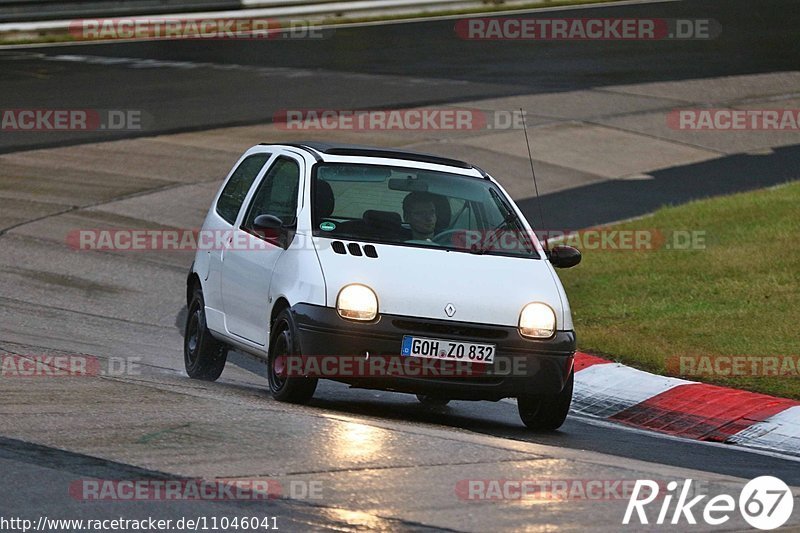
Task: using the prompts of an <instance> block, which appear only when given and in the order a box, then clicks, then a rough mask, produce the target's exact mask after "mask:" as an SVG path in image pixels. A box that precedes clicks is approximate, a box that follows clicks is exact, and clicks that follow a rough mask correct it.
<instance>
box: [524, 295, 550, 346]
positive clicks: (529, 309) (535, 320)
mask: <svg viewBox="0 0 800 533" xmlns="http://www.w3.org/2000/svg"><path fill="white" fill-rule="evenodd" d="M519 333H520V335H522V336H524V337H531V338H533V339H549V338H550V337H552V336H553V335H555V333H556V313H555V311H553V308H552V307H550V306H549V305H547V304H543V303H541V302H534V303H531V304H528V305H526V306H525V307H523V308H522V312H521V313H520V314H519Z"/></svg>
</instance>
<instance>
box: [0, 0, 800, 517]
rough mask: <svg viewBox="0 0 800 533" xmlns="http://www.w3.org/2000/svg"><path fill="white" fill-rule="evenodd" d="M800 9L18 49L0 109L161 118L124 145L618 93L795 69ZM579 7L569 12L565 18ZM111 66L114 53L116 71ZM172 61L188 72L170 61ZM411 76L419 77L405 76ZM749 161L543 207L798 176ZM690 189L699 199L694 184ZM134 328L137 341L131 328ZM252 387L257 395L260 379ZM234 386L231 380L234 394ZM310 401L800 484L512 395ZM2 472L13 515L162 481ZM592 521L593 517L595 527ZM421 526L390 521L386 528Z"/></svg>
mask: <svg viewBox="0 0 800 533" xmlns="http://www.w3.org/2000/svg"><path fill="white" fill-rule="evenodd" d="M794 8H795V4H794V2H791V1H763V2H751V1H727V2H710V1H692V2H669V3H661V4H645V5H632V6H614V7H608V8H602V9H601V11H600V12H602V16H604V17H611V16H619V17H636V16H641V17H668V18H682V17H686V18H692V17H695V18H713V19H715V20H717V21H718V22H719V23H720V24H721V25H722V27H723V33H722V35H721V36H720V37H719V38H718V39H717V40H715V41H713V43H711V44H709V43H708V42H702V41H686V42H652V43H636V44H635V45H634V44H632V43H625V42H613V43H598V42H591V43H558V42H547V43H541V42H537V43H513V42H506V43H480V46H478V43H468V42H464V41H462V40H459V39H458V38H456V37H455V36H454V34H453V31H452V27H453V22H452V21H434V22H419V23H414V24H404V25H396V26H394V25H392V26H380V27H365V28H348V29H339V30H337V32H336V35H335V36H334V37H332V38H331V39H329V40H327V41H322V42H313V41H294V42H280V41H279V42H260V41H246V42H240V41H219V42H203V43H200V44H199V45H198V44H197V43H187V42H146V43H119V44H111V45H87V46H69V47H67V46H63V47H43V48H36V49H26V50H20V49H15V50H7V51H3V52H0V86H2V93H1V94H2V96H1V98H2V103H1V105H0V107H2V108H26V107H40V108H78V107H92V108H100V109H106V108H126V109H141V110H143V111H144V112H145V114H147V115H149V116H151V117H157V120H154V121H153V122H152V126H153V127H152V128H150V129H148V130H147V131H146V132H142V133H120V134H119V138H122V137H126V136H134V135H141V134H146V135H153V134H156V133H166V132H176V131H188V130H204V129H208V128H212V127H218V126H225V125H240V124H255V123H263V122H268V121H270V120H271V118H272V116H273V114H274V113H275V112H276V111H278V110H281V109H287V108H324V107H334V108H354V107H356V108H368V107H382V106H385V107H397V106H407V105H420V104H430V103H446V102H455V101H463V100H467V99H477V98H485V97H494V96H506V95H514V94H530V93H535V92H553V91H566V90H572V89H580V88H594V87H602V86H605V85H608V84H621V83H634V82H636V83H639V82H644V81H663V80H679V79H690V78H691V79H693V78H701V77H706V76H709V77H710V76H727V75H737V74H751V73H760V72H775V71H784V70H793V69H796V68H797V65H798V59H797V58H798V57H800V29H798V28H800V25H798V16H797V15H795V14H794ZM569 14H570V12H561V13H560V14H559V16H569ZM581 14H582V13H581ZM576 16H579V15H577V14H576ZM598 16H599V15H598ZM465 49H466V50H467V52H465ZM32 54H33V55H32ZM67 55H72V56H75V55H82V56H92V57H100V58H101V60H93V61H86V60H77V61H72V60H67V59H65V58H64V56H67ZM54 58H55V59H54ZM102 58H105V59H102ZM108 58H117V62H116V63H115V62H114V61H111V60H109V59H108ZM120 58H133V59H127V60H126V59H120ZM147 60H154V61H155V63H152V62H151V63H150V65H149V66H143V65H145V64H144V63H142V61H147ZM164 62H182V63H181V65H177V64H173V65H172V66H170V65H168V64H166V63H164ZM154 65H159V66H154ZM231 65H237V66H236V67H230V66H231ZM409 76H414V77H418V78H419V80H420V81H419V82H416V83H415V82H413V80H411V81H410V80H409ZM110 138H115V136H114V135H109V134H108V133H107V132H106V133H102V134H100V133H98V134H97V135H92V134H79V135H78V134H62V133H48V134H42V135H38V134H32V135H20V136H10V135H3V136H0V152H6V153H8V152H13V151H18V150H23V149H30V148H41V147H50V146H63V145H68V144H78V143H85V142H92V141H98V140H109V139H110ZM752 161H753V159H749V158H748V157H747V156H730V157H728V158H723V159H721V160H717V161H714V162H709V163H699V164H698V165H697V166H690V167H683V168H677V169H668V170H664V171H662V172H663V173H664V174H665V177H669V178H671V180H669V181H670V182H671V184H670V185H669V186H667V187H665V188H664V189H663V190H660V191H648V194H646V195H645V194H643V195H642V196H641V197H642V198H643V199H644V198H646V200H643V202H642V203H640V204H637V206H636V207H635V208H634V207H631V205H630V203H625V204H622V203H619V202H616V203H615V202H611V201H609V202H605V201H603V200H602V198H603V195H604V194H605V195H608V198H611V197H616V196H619V195H623V196H625V195H630V194H633V195H635V194H637V193H639V192H641V190H642V189H641V187H658V186H660V185H658V184H659V183H661V184H663V183H665V182H666V180H665V181H659V180H657V181H656V185H652V184H642V183H641V182H635V183H634V182H631V183H615V184H613V185H607V184H599V185H597V186H596V188H595V189H585V190H581V191H580V192H578V193H577V194H576V193H575V191H572V192H564V193H554V194H552V195H548V196H547V197H545V198H544V201H545V204H544V205H545V207H546V209H547V210H548V211H549V212H552V213H554V214H553V215H550V216H553V217H557V214H555V213H557V212H558V211H561V210H562V209H561V208H562V207H563V206H565V205H577V206H580V207H581V210H585V212H586V213H587V214H586V215H585V216H586V218H585V219H579V220H578V221H577V222H576V221H575V220H572V221H571V222H573V223H575V224H576V225H578V226H580V225H586V224H589V223H596V222H597V221H610V220H615V219H620V218H625V217H627V216H632V215H636V214H640V213H641V212H647V211H648V210H650V209H652V208H654V207H657V205H660V203H661V200H662V199H663V198H669V199H671V200H673V201H684V200H689V199H691V198H695V197H698V196H704V195H707V194H710V193H714V194H718V193H720V192H733V191H735V190H743V189H749V188H754V187H757V186H765V185H771V184H774V183H779V182H781V181H785V179H786V178H787V177H788V176H791V175H793V174H792V173H793V172H796V168H797V167H798V163H800V153H799V152H798V150H797V147H787V148H783V149H780V150H777V151H776V152H775V154H774V155H773V156H770V157H769V158H768V159H767V160H766V161H765V160H764V159H759V160H758V165H760V166H759V167H758V168H759V169H763V168H764V165H766V168H767V169H768V170H770V172H767V173H763V176H764V177H762V178H760V179H761V180H762V181H759V182H753V181H752V179H748V176H751V177H752V175H753V174H752V172H748V170H749V169H748V167H747V165H748V164H750V162H752ZM754 164H755V163H754ZM704 165H705V166H704ZM750 170H751V169H750ZM699 171H702V172H704V173H705V174H706V175H707V176H710V179H708V180H706V181H704V182H703V185H697V182H696V181H694V182H693V181H692V180H691V177H692V176H693V175H696V174H697V172H699ZM731 178H733V179H731ZM692 184H694V186H695V187H697V190H694V189H692V187H691V186H690V185H692ZM598 195H599V198H600V199H601V200H598ZM520 203H521V204H522V206H523V208H524V209H525V210H526V211H530V210H532V209H533V204H532V203H530V201H525V200H523V201H521V202H520ZM642 204H643V205H642ZM556 221H557V219H556ZM558 222H560V221H557V222H556V224H558ZM42 304H43V305H46V302H42ZM184 317H185V309H183V310H181V311H179V312H177V311H176V316H175V328H176V330H177V331H180V330H182V327H183V319H184ZM131 334H132V335H137V334H142V333H141V332H137V331H136V330H135V328H133V329H132V330H131ZM231 360H232V362H234V363H235V364H237V365H239V366H241V367H242V368H247V369H251V370H252V371H254V372H255V373H262V372H263V368H261V367H259V366H257V365H254V363H252V362H251V361H250V360H249V359H247V358H245V357H243V356H238V355H234V356H232V357H231ZM257 382H258V381H257V380H255V381H254V383H257ZM244 390H246V391H248V392H255V391H258V389H257V386H256V385H252V384H251V385H248V386H246V387H244ZM240 392H242V391H240V390H238V389H237V388H235V387H233V388H231V390H230V391H228V392H227V394H231V395H236V394H239V393H240ZM261 393H262V394H263V391H261ZM311 405H312V407H313V408H319V409H323V410H325V411H326V412H332V413H340V414H344V415H348V416H365V417H377V418H380V419H385V420H389V421H392V422H396V423H400V424H408V425H435V426H438V427H440V428H443V429H446V430H447V429H451V428H452V429H453V430H457V431H464V430H466V431H469V432H474V433H478V434H484V435H491V436H496V437H500V438H503V439H509V440H517V441H525V442H534V443H540V444H546V445H551V446H556V447H559V448H564V449H567V450H586V451H589V452H599V453H603V454H609V455H614V456H617V457H621V458H630V459H632V460H641V461H647V462H652V463H658V464H661V465H674V466H680V467H685V468H691V469H696V470H700V471H704V472H709V473H715V474H724V475H730V476H736V477H741V478H748V479H749V478H752V477H755V476H757V475H765V474H772V475H777V476H779V477H782V478H783V479H784V480H785V481H786V482H787V483H789V484H791V485H800V468H797V463H796V462H792V461H786V460H783V459H780V458H775V457H768V456H764V455H757V454H752V453H747V452H743V451H739V450H735V449H727V448H725V447H720V446H708V445H701V444H697V443H692V442H686V441H677V440H667V439H663V438H661V437H657V436H653V435H648V434H646V433H641V432H631V431H626V430H622V429H619V428H615V427H605V426H603V427H601V426H598V425H596V424H592V423H589V422H587V421H584V420H581V419H577V418H570V419H569V420H568V421H567V423H566V424H565V425H564V427H563V428H562V430H561V431H559V432H557V433H553V434H532V433H529V432H527V431H525V430H524V429H523V428H522V427H521V426H520V424H519V421H518V419H517V415H516V410H515V409H514V408H513V406H511V405H508V404H506V403H502V402H501V403H496V404H493V403H486V402H482V403H470V402H454V403H453V404H452V405H451V406H449V407H447V408H443V409H422V408H420V406H419V405H417V404H416V403H415V401H413V399H412V398H410V397H406V396H401V395H393V394H390V393H380V392H374V391H359V390H353V389H347V388H345V387H343V386H341V385H338V384H333V383H323V384H321V385H320V388H319V389H318V393H317V395H316V396H315V399H314V400H313V402H312V404H311ZM0 464H2V465H3V471H4V472H6V473H7V474H8V475H9V476H10V479H11V480H12V481H13V484H14V486H16V487H18V488H17V489H15V490H14V491H5V490H4V497H5V503H4V505H5V506H6V507H5V508H4V511H7V510H9V509H30V510H39V509H41V507H37V504H39V503H40V502H39V500H42V499H46V498H43V495H42V494H41V493H40V492H37V490H36V488H35V487H34V486H33V485H32V484H31V483H30V481H29V480H31V479H39V480H41V479H51V478H52V479H56V478H59V477H63V476H68V475H73V474H77V475H81V476H87V475H92V476H94V475H97V476H98V477H107V478H110V479H126V478H127V477H138V478H142V477H148V476H155V477H158V476H163V475H165V474H161V473H159V472H151V471H143V470H141V469H137V468H135V467H132V466H129V465H126V464H122V463H115V462H112V461H105V460H99V459H93V458H91V457H86V456H83V455H80V454H75V453H72V452H68V451H60V450H54V449H53V448H50V447H44V446H42V447H32V446H30V445H28V444H23V443H20V442H19V441H17V440H14V439H6V438H3V439H0ZM5 486H6V488H8V487H9V486H10V485H9V484H6V485H5ZM52 505H53V506H54V507H55V508H57V509H61V510H63V509H65V508H67V507H69V506H70V505H74V502H66V503H64V502H52ZM276 505H279V506H280V505H285V506H287V508H286V509H285V511H286V512H287V513H289V515H290V516H292V517H295V518H296V519H297V523H296V524H294V525H295V526H296V527H298V528H301V527H304V526H305V527H308V526H309V525H310V524H314V525H316V526H318V527H320V528H322V527H329V526H330V527H333V526H336V525H337V524H336V521H335V520H331V521H330V523H329V522H326V521H325V520H326V519H324V518H322V517H321V516H320V513H319V512H318V511H317V510H315V509H311V510H309V509H308V508H307V507H305V506H303V505H299V504H298V505H295V504H293V503H291V502H283V503H277V504H276ZM132 512H135V510H132ZM176 512H179V511H176ZM219 512H220V513H225V512H228V510H220V511H219ZM232 512H236V510H233V511H232ZM590 523H591V522H590V521H589V518H588V517H587V522H586V524H587V525H588V524H590ZM418 526H419V525H418V524H414V523H398V524H393V523H391V522H389V523H387V524H382V527H385V528H386V529H392V528H397V527H402V528H404V529H417V528H418ZM419 528H420V529H424V528H423V527H421V526H420V527H419Z"/></svg>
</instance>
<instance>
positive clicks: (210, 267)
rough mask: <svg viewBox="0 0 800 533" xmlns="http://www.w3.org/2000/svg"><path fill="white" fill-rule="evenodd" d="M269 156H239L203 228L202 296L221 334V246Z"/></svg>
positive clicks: (261, 153) (208, 312) (263, 169)
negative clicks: (203, 284)
mask: <svg viewBox="0 0 800 533" xmlns="http://www.w3.org/2000/svg"><path fill="white" fill-rule="evenodd" d="M273 155H274V154H273V153H272V152H257V153H251V154H248V155H245V156H244V157H242V158H241V160H240V161H239V162H238V164H237V165H236V166H235V167H234V169H233V171H231V173H230V176H229V177H228V180H227V181H226V182H225V186H224V187H223V188H222V190H221V191H220V193H219V195H218V197H217V199H216V202H215V203H214V205H213V207H212V209H211V210H210V211H209V214H208V216H207V217H206V221H205V223H204V225H203V236H202V237H203V238H204V239H205V242H204V246H203V248H205V254H206V255H207V258H206V260H205V261H198V264H200V265H203V264H205V268H203V269H201V270H199V271H198V273H199V274H200V275H201V276H202V277H203V279H204V280H205V281H206V282H207V283H206V284H205V294H204V296H205V301H206V307H207V308H208V309H207V311H206V313H207V315H208V320H209V323H210V324H213V325H217V324H218V325H217V326H216V327H214V328H213V329H215V330H218V331H223V324H222V316H223V313H222V296H221V294H220V286H221V285H220V284H221V275H222V256H223V254H224V247H225V245H226V244H227V242H228V240H229V236H230V235H231V232H232V231H233V229H234V228H235V227H236V222H237V220H238V219H239V214H240V212H241V211H242V210H243V207H244V202H245V200H246V199H247V196H248V195H249V193H250V191H251V190H252V189H253V184H254V183H255V182H256V179H257V178H258V176H260V175H261V174H262V172H263V171H265V169H266V167H267V163H268V162H269V161H270V159H271V158H272V157H273Z"/></svg>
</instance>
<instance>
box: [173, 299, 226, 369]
mask: <svg viewBox="0 0 800 533" xmlns="http://www.w3.org/2000/svg"><path fill="white" fill-rule="evenodd" d="M227 359H228V348H227V346H225V345H224V344H223V343H221V342H219V341H218V340H217V339H215V338H214V337H212V336H211V332H210V331H208V327H207V325H206V304H205V301H204V300H203V291H202V290H200V288H199V287H197V288H195V290H194V293H193V294H192V301H191V303H190V304H189V315H188V316H187V317H186V330H185V331H184V335H183V363H184V365H185V366H186V373H187V374H189V377H190V378H192V379H202V380H203V381H216V380H217V378H219V376H220V374H222V370H223V369H224V368H225V361H227Z"/></svg>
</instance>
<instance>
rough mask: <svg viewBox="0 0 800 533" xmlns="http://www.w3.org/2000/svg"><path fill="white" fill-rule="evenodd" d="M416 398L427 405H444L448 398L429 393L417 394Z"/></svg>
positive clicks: (448, 401)
mask: <svg viewBox="0 0 800 533" xmlns="http://www.w3.org/2000/svg"><path fill="white" fill-rule="evenodd" d="M417 400H419V403H421V404H422V405H427V406H430V407H444V406H445V405H447V404H448V403H450V400H449V399H448V398H442V397H441V396H432V395H430V394H417Z"/></svg>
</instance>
